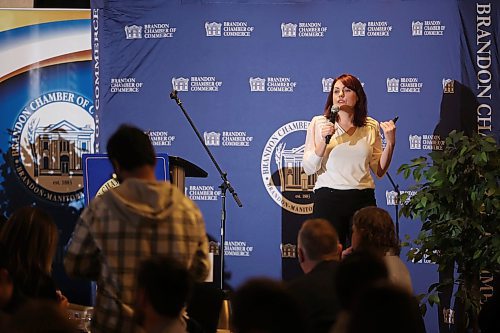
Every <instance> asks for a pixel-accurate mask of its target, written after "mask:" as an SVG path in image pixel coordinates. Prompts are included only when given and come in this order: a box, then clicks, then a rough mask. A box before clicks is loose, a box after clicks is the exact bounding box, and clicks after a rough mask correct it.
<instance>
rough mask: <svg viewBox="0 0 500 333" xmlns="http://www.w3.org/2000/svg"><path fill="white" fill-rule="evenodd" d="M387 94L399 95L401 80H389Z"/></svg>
mask: <svg viewBox="0 0 500 333" xmlns="http://www.w3.org/2000/svg"><path fill="white" fill-rule="evenodd" d="M386 82H387V92H388V93H397V92H399V80H398V79H395V78H391V79H390V78H387V81H386Z"/></svg>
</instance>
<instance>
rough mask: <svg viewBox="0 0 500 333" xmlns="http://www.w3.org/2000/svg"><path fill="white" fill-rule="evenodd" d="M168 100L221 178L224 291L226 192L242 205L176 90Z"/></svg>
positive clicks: (222, 273) (221, 265) (221, 253)
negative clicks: (192, 133) (186, 124)
mask: <svg viewBox="0 0 500 333" xmlns="http://www.w3.org/2000/svg"><path fill="white" fill-rule="evenodd" d="M170 98H171V99H174V100H175V102H176V103H177V105H179V107H180V109H181V110H182V112H183V113H184V116H185V117H186V119H187V120H188V121H189V124H190V125H191V127H192V128H193V130H194V132H195V133H196V136H197V137H198V139H199V140H200V142H201V144H202V145H203V148H205V151H206V152H207V153H208V156H209V157H210V159H211V160H212V163H213V164H214V165H215V168H216V169H217V171H218V172H219V174H220V177H221V178H222V184H221V185H220V186H219V188H220V189H221V199H222V210H221V225H220V239H221V244H220V289H221V290H222V291H224V247H225V244H224V243H225V237H226V236H225V234H226V233H225V230H226V191H227V190H229V192H230V193H231V194H232V195H233V199H234V201H236V204H237V205H238V207H243V204H242V203H241V201H240V199H239V198H238V194H237V193H236V192H235V191H234V189H233V187H232V186H231V184H230V183H229V181H228V180H227V173H226V172H223V171H222V169H221V168H220V166H219V164H218V163H217V161H216V160H215V158H214V156H213V155H212V152H211V151H210V149H208V147H207V145H206V144H205V141H204V140H203V137H202V136H201V134H200V132H199V131H198V129H197V128H196V126H195V124H194V122H193V120H191V117H190V116H189V115H188V113H187V112H186V110H185V109H184V107H183V106H182V102H181V100H180V99H179V97H178V96H177V90H173V91H172V92H171V93H170Z"/></svg>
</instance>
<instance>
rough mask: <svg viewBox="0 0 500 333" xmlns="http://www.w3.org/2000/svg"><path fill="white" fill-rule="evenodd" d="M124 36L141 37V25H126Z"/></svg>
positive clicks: (130, 37)
mask: <svg viewBox="0 0 500 333" xmlns="http://www.w3.org/2000/svg"><path fill="white" fill-rule="evenodd" d="M124 30H125V38H127V39H141V38H142V27H141V26H138V25H135V24H134V25H130V26H128V25H126V26H125V28H124Z"/></svg>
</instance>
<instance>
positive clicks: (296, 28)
mask: <svg viewBox="0 0 500 333" xmlns="http://www.w3.org/2000/svg"><path fill="white" fill-rule="evenodd" d="M327 30H328V27H324V26H323V24H322V23H321V22H299V23H281V37H283V38H295V37H299V38H300V37H302V38H318V37H319V38H322V37H325V34H326V31H327Z"/></svg>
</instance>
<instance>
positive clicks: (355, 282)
mask: <svg viewBox="0 0 500 333" xmlns="http://www.w3.org/2000/svg"><path fill="white" fill-rule="evenodd" d="M388 278H389V273H388V272H387V268H386V266H385V264H384V262H383V261H382V259H381V258H380V257H379V256H377V255H375V254H373V253H371V252H365V251H356V252H353V253H352V254H350V255H349V256H347V257H346V258H344V259H343V260H342V261H341V262H340V264H339V267H338V269H337V276H336V279H335V281H334V282H332V283H334V285H335V290H336V292H337V295H338V300H339V303H340V308H341V311H340V312H339V314H338V316H337V320H336V321H335V325H334V327H333V329H332V330H331V332H332V333H345V332H347V329H348V323H349V320H350V313H351V311H352V309H353V306H354V304H355V303H356V301H357V298H358V297H359V295H360V293H362V292H363V291H364V290H365V289H366V288H368V287H369V286H370V285H372V284H374V283H376V282H380V281H382V282H384V281H388Z"/></svg>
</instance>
